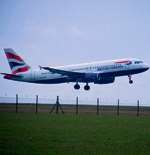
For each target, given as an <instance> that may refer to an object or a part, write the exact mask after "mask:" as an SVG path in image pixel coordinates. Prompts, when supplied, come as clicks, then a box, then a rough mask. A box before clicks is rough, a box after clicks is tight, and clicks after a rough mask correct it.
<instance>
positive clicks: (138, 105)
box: [136, 100, 140, 116]
mask: <svg viewBox="0 0 150 155" xmlns="http://www.w3.org/2000/svg"><path fill="white" fill-rule="evenodd" d="M139 111H140V101H139V100H137V114H136V115H137V116H139Z"/></svg>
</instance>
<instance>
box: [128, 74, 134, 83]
mask: <svg viewBox="0 0 150 155" xmlns="http://www.w3.org/2000/svg"><path fill="white" fill-rule="evenodd" d="M128 77H129V83H130V84H132V83H133V80H132V77H131V75H128Z"/></svg>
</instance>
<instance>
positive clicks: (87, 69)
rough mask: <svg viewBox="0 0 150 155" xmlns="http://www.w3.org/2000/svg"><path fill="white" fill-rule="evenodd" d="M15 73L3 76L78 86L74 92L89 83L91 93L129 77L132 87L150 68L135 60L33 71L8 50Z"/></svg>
mask: <svg viewBox="0 0 150 155" xmlns="http://www.w3.org/2000/svg"><path fill="white" fill-rule="evenodd" d="M4 52H5V54H6V57H7V59H8V63H9V66H10V68H11V71H12V73H11V74H7V73H1V74H2V75H4V78H5V79H8V80H15V81H22V82H30V83H37V84H59V83H69V82H75V85H74V89H77V90H78V89H80V85H79V83H85V86H84V89H85V90H90V86H89V83H94V84H109V83H113V82H114V81H115V77H118V76H128V78H129V83H130V84H132V83H133V81H132V78H131V76H132V75H133V74H138V73H142V72H144V71H147V70H148V69H149V65H148V64H146V63H144V62H143V61H141V60H139V59H135V58H127V59H118V60H110V61H99V62H91V63H84V64H76V65H68V66H59V67H43V66H40V67H39V69H38V70H33V69H32V68H31V67H30V66H29V65H27V64H26V63H25V61H24V60H23V59H22V58H21V57H20V56H19V55H18V54H16V52H14V50H13V49H11V48H4Z"/></svg>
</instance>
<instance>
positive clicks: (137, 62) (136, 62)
mask: <svg viewBox="0 0 150 155" xmlns="http://www.w3.org/2000/svg"><path fill="white" fill-rule="evenodd" d="M134 63H135V64H141V63H143V61H135V62H134Z"/></svg>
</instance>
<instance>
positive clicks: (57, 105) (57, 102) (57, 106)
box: [56, 96, 59, 114]
mask: <svg viewBox="0 0 150 155" xmlns="http://www.w3.org/2000/svg"><path fill="white" fill-rule="evenodd" d="M58 108H59V96H57V99H56V114H58V110H59V109H58Z"/></svg>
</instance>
